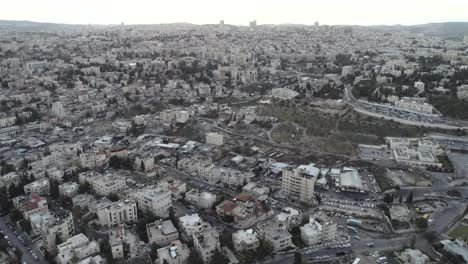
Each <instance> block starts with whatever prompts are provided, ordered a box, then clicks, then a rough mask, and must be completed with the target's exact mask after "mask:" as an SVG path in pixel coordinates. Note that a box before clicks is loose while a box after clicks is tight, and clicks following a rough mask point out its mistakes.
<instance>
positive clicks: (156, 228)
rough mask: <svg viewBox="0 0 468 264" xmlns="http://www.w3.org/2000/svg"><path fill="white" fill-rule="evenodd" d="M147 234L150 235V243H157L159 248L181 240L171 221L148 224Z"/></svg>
mask: <svg viewBox="0 0 468 264" xmlns="http://www.w3.org/2000/svg"><path fill="white" fill-rule="evenodd" d="M146 233H147V234H148V240H149V243H150V244H153V243H155V244H156V245H158V246H167V245H170V244H171V243H172V242H173V241H175V240H177V239H179V232H178V231H177V229H176V228H175V227H174V224H172V222H171V220H166V221H161V220H158V221H156V222H154V223H150V224H147V225H146Z"/></svg>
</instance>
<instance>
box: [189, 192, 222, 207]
mask: <svg viewBox="0 0 468 264" xmlns="http://www.w3.org/2000/svg"><path fill="white" fill-rule="evenodd" d="M185 201H187V202H189V203H191V204H193V205H195V206H197V207H199V208H205V209H208V208H213V206H214V205H215V203H216V194H212V193H210V192H206V191H200V190H198V189H192V190H190V191H188V192H187V193H185Z"/></svg>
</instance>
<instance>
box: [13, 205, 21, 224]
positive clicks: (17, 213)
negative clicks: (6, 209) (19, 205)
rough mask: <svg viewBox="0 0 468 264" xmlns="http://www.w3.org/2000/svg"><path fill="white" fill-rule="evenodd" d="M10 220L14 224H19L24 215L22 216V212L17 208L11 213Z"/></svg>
mask: <svg viewBox="0 0 468 264" xmlns="http://www.w3.org/2000/svg"><path fill="white" fill-rule="evenodd" d="M10 219H11V220H12V221H13V222H18V221H19V220H21V219H23V215H22V214H21V212H20V211H19V210H18V209H16V208H15V209H13V210H12V211H11V213H10Z"/></svg>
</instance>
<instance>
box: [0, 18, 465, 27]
mask: <svg viewBox="0 0 468 264" xmlns="http://www.w3.org/2000/svg"><path fill="white" fill-rule="evenodd" d="M221 20H222V19H221ZM221 20H220V21H221ZM0 21H9V22H29V23H38V24H55V25H68V26H150V25H171V24H190V25H194V26H207V25H219V22H218V23H192V22H166V23H129V24H127V23H125V21H122V22H120V23H109V24H103V23H86V24H83V23H67V22H46V21H34V20H27V19H0ZM318 22H320V21H318ZM224 23H225V24H224V26H236V27H249V25H248V24H246V25H244V24H229V23H226V21H224ZM257 23H258V21H257ZM314 23H315V22H314ZM314 23H313V24H301V23H288V22H286V23H265V24H257V26H282V25H292V26H294V25H296V26H314ZM448 23H468V21H439V22H426V23H418V24H398V23H397V24H372V25H361V24H320V26H350V27H353V26H354V27H382V26H388V27H396V26H400V27H413V26H422V25H430V24H448Z"/></svg>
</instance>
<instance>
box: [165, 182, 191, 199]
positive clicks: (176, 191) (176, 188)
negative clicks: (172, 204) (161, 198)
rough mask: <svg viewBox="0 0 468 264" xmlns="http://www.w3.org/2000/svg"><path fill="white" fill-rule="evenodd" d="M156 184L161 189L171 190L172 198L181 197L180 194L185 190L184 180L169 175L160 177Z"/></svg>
mask: <svg viewBox="0 0 468 264" xmlns="http://www.w3.org/2000/svg"><path fill="white" fill-rule="evenodd" d="M158 186H159V187H161V189H163V190H166V191H169V192H171V193H172V197H174V198H180V197H182V195H183V194H184V193H185V192H186V191H187V184H186V183H185V182H183V181H180V180H177V179H174V178H171V177H167V178H164V179H162V180H161V181H160V182H159V183H158Z"/></svg>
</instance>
